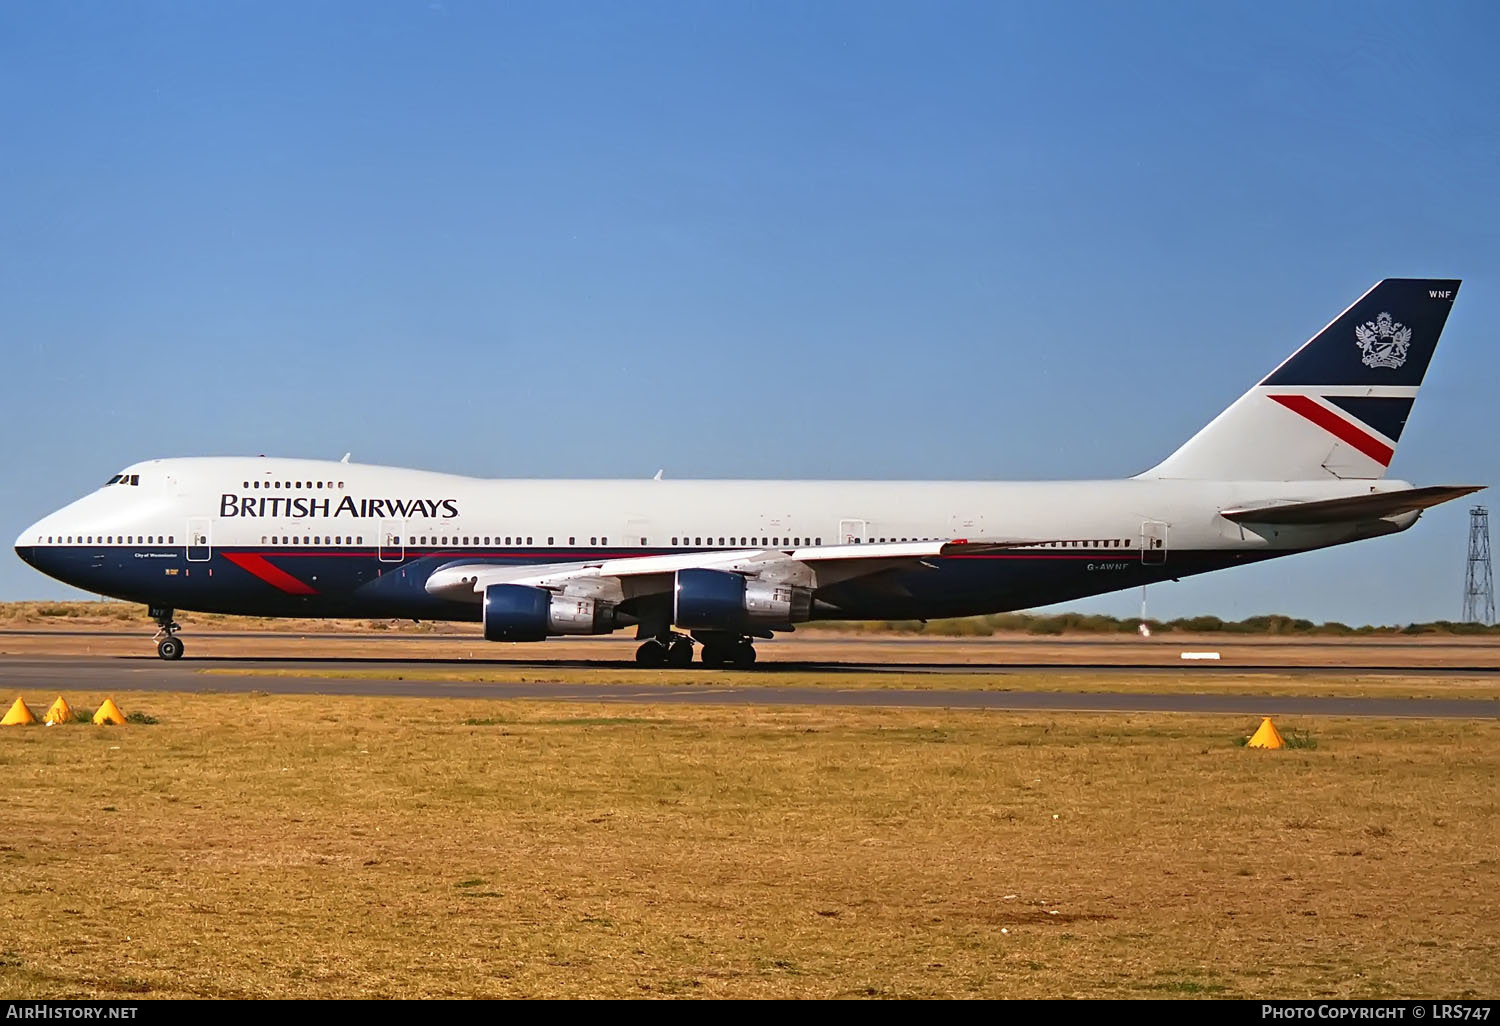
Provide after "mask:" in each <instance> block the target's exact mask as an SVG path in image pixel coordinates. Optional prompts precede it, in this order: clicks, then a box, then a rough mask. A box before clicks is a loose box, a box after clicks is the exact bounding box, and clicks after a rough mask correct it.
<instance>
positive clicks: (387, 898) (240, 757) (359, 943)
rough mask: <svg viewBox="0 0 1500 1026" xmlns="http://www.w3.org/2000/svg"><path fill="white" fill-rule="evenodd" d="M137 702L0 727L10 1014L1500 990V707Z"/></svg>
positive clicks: (2, 921)
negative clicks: (130, 722) (1445, 710)
mask: <svg viewBox="0 0 1500 1026" xmlns="http://www.w3.org/2000/svg"><path fill="white" fill-rule="evenodd" d="M32 697H34V698H39V697H41V696H32ZM48 697H49V698H50V696H48ZM68 697H69V699H70V700H71V701H74V703H75V704H76V705H79V706H86V707H91V706H92V705H93V704H94V703H96V702H97V701H99V700H101V699H102V697H103V696H102V695H83V694H80V695H72V694H70V695H69V696H68ZM117 697H120V698H121V701H122V704H123V705H124V706H125V710H126V712H145V713H149V714H151V715H153V716H155V717H156V718H157V719H158V720H159V722H158V723H157V724H155V725H150V726H128V727H122V728H95V727H91V726H60V727H52V728H45V727H28V728H5V729H3V730H0V781H3V782H4V786H3V788H0V823H3V824H4V829H3V833H0V868H3V873H0V895H3V898H0V992H4V993H6V994H7V995H8V996H11V997H17V998H19V997H84V996H117V997H137V996H140V997H173V996H199V997H215V998H238V997H257V996H294V997H341V996H392V997H416V996H424V997H470V996H476V997H477V996H537V997H568V996H632V995H646V996H650V995H704V996H740V997H760V996H765V997H770V996H776V997H815V996H816V997H831V996H884V997H933V996H983V997H1044V996H1046V997H1050V996H1126V997H1132V996H1141V997H1161V996H1224V997H1261V996H1277V997H1302V996H1309V997H1310V996H1319V995H1328V996H1347V997H1373V996H1400V997H1413V996H1430V997H1461V996H1485V995H1489V996H1492V995H1493V994H1494V993H1495V992H1496V991H1497V989H1500V818H1497V798H1500V792H1497V789H1496V786H1495V781H1496V779H1500V772H1497V771H1500V722H1496V721H1430V720H1401V721H1382V720H1308V721H1304V722H1290V721H1289V722H1287V723H1283V724H1281V726H1282V727H1283V728H1300V729H1301V730H1303V731H1304V732H1305V736H1308V737H1310V738H1311V740H1312V741H1313V742H1315V747H1304V748H1298V749H1292V750H1284V751H1281V752H1262V751H1256V750H1250V749H1246V748H1243V747H1240V746H1239V745H1238V744H1237V743H1236V740H1237V739H1238V738H1242V737H1243V735H1244V734H1246V733H1248V732H1249V731H1250V730H1251V729H1252V728H1253V727H1254V726H1255V723H1254V721H1253V720H1251V719H1238V718H1230V719H1226V718H1213V717H1193V716H1180V715H1171V716H1169V715H1150V716H1147V715H1132V716H1095V715H1081V714H1058V715H1042V714H1029V715H1017V714H996V713H983V712H965V711H950V710H891V709H838V708H816V709H813V708H807V709H755V708H741V707H733V708H728V707H721V708H698V707H692V708H686V707H680V706H672V707H666V706H655V707H653V706H620V705H609V706H602V705H601V706H592V705H587V704H562V703H552V704H547V703H522V702H504V703H501V702H492V701H490V702H486V701H440V702H431V701H423V700H417V699H377V700H371V699H359V698H327V697H292V696H277V697H272V696H258V695H243V696H225V695H180V694H131V695H125V696H117ZM13 698H14V695H0V700H3V701H5V702H7V703H8V702H9V701H11V700H12V699H13Z"/></svg>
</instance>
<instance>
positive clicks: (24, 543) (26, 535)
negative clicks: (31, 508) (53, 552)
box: [15, 522, 41, 566]
mask: <svg viewBox="0 0 1500 1026" xmlns="http://www.w3.org/2000/svg"><path fill="white" fill-rule="evenodd" d="M40 526H41V524H40V522H38V523H35V524H32V525H31V526H30V527H28V528H26V530H24V531H22V532H21V534H20V537H18V538H17V539H16V545H15V548H16V555H18V556H20V557H21V559H22V560H24V561H25V562H27V563H29V564H30V565H32V566H36V541H37V538H38V537H39V535H38V533H37V528H38V527H40Z"/></svg>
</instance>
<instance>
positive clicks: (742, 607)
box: [672, 568, 812, 631]
mask: <svg viewBox="0 0 1500 1026" xmlns="http://www.w3.org/2000/svg"><path fill="white" fill-rule="evenodd" d="M674 583H675V586H674V587H673V589H672V622H673V623H674V624H676V625H677V626H678V627H681V628H683V629H685V630H690V631H694V630H696V631H746V630H749V629H751V628H757V627H758V628H762V629H764V628H768V627H790V626H791V625H792V624H794V623H802V622H804V621H806V620H809V619H811V618H812V589H811V588H799V587H797V586H796V585H792V584H775V583H772V582H770V581H754V580H747V579H745V578H744V577H741V576H740V575H739V574H732V573H728V572H726V571H723V570H703V569H699V568H694V569H691V570H679V571H677V580H676V581H675V582H674Z"/></svg>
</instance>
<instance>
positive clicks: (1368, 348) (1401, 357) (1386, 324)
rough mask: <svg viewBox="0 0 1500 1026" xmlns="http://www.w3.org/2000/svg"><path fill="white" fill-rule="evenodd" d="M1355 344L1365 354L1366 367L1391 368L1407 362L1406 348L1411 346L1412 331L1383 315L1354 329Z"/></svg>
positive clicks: (1386, 314) (1387, 315)
mask: <svg viewBox="0 0 1500 1026" xmlns="http://www.w3.org/2000/svg"><path fill="white" fill-rule="evenodd" d="M1354 343H1355V345H1357V346H1359V349H1360V352H1362V353H1364V357H1363V359H1364V364H1365V366H1366V367H1390V368H1392V369H1394V368H1396V367H1399V366H1401V365H1402V364H1403V363H1405V362H1406V347H1407V346H1409V345H1411V329H1410V328H1408V327H1407V326H1406V325H1404V324H1401V323H1399V322H1397V321H1393V320H1391V315H1390V314H1388V313H1383V314H1381V315H1380V316H1379V317H1377V318H1375V319H1374V320H1373V321H1365V323H1363V324H1361V325H1358V326H1357V327H1355V329H1354Z"/></svg>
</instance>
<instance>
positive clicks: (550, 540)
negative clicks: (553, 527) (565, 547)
mask: <svg viewBox="0 0 1500 1026" xmlns="http://www.w3.org/2000/svg"><path fill="white" fill-rule="evenodd" d="M547 544H548V545H551V544H553V542H552V535H550V534H549V535H547Z"/></svg>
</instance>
